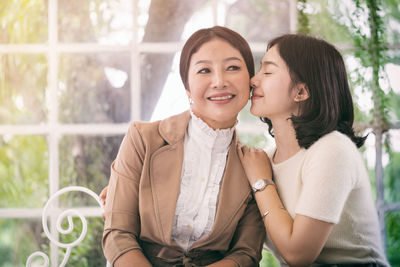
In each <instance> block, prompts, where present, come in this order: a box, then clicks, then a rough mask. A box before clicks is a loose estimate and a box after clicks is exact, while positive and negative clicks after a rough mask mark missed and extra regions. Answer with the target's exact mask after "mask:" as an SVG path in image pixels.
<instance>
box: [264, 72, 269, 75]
mask: <svg viewBox="0 0 400 267" xmlns="http://www.w3.org/2000/svg"><path fill="white" fill-rule="evenodd" d="M263 74H264V75H269V74H271V72H264V73H263Z"/></svg>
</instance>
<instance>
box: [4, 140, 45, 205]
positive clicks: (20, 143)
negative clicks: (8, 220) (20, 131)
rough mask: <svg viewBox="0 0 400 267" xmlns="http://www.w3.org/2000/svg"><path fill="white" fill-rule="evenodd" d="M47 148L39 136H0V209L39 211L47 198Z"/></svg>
mask: <svg viewBox="0 0 400 267" xmlns="http://www.w3.org/2000/svg"><path fill="white" fill-rule="evenodd" d="M48 157H49V156H48V145H47V141H46V138H45V137H43V136H34V135H32V136H31V135H29V136H9V135H3V136H0V177H1V186H0V207H1V208H16V207H25V208H41V207H43V205H44V203H45V202H46V200H47V197H48V164H49V158H48Z"/></svg>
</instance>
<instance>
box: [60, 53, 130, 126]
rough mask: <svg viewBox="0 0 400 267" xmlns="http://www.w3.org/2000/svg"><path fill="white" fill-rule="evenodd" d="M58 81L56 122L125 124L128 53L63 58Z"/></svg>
mask: <svg viewBox="0 0 400 267" xmlns="http://www.w3.org/2000/svg"><path fill="white" fill-rule="evenodd" d="M59 77H60V82H59V101H60V108H59V114H60V121H62V122H64V123H106V122H117V123H118V122H127V121H129V119H130V56H129V53H112V54H111V53H108V54H89V55H85V54H83V55H82V54H63V55H61V58H60V72H59Z"/></svg>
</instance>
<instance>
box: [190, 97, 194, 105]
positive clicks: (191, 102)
mask: <svg viewBox="0 0 400 267" xmlns="http://www.w3.org/2000/svg"><path fill="white" fill-rule="evenodd" d="M189 104H190V105H192V104H193V98H191V97H189Z"/></svg>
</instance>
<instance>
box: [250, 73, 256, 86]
mask: <svg viewBox="0 0 400 267" xmlns="http://www.w3.org/2000/svg"><path fill="white" fill-rule="evenodd" d="M257 85H258V79H257V74H256V75H254V76H253V77H252V78H251V79H250V86H251V87H252V88H255V87H257Z"/></svg>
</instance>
